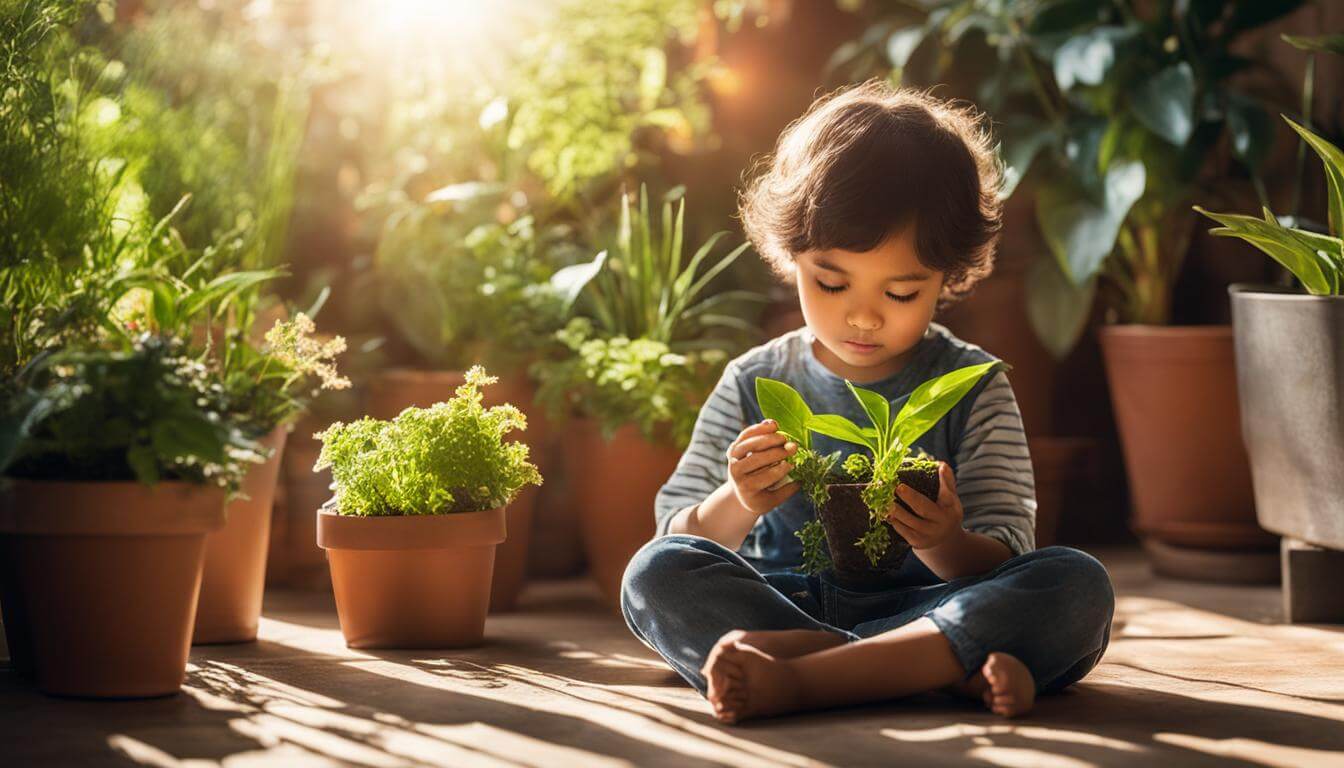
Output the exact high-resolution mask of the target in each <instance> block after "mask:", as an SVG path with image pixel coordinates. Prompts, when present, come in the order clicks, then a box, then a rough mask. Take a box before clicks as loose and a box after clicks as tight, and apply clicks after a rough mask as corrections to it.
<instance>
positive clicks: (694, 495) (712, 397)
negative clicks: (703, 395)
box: [653, 363, 746, 536]
mask: <svg viewBox="0 0 1344 768" xmlns="http://www.w3.org/2000/svg"><path fill="white" fill-rule="evenodd" d="M737 378H738V369H737V367H736V366H735V365H733V364H731V363H730V364H728V366H727V367H725V368H724V371H723V376H721V377H720V378H719V383H718V384H716V385H715V386H714V391H712V392H710V394H709V398H708V399H706V400H705V404H704V405H703V406H701V408H700V415H699V416H698V417H696V420H695V428H694V430H692V432H691V443H690V445H688V446H686V451H685V452H684V453H682V454H681V460H680V461H679V462H677V469H676V471H675V472H673V473H672V477H670V478H668V480H667V482H666V483H664V484H663V487H662V488H661V489H659V491H658V496H657V497H656V498H655V499H654V503H653V508H654V519H655V521H656V523H657V532H656V533H655V534H654V535H655V536H663V535H665V534H666V533H667V527H668V525H669V524H670V523H671V522H672V518H673V517H675V516H676V514H677V513H678V512H680V511H681V510H683V509H685V508H687V507H693V506H695V505H696V504H699V503H700V502H702V501H704V500H705V498H706V497H707V496H709V494H711V493H713V492H714V491H715V490H717V489H718V487H719V486H720V485H723V484H724V483H725V482H727V480H728V446H730V445H732V443H733V441H734V440H736V439H737V436H738V434H739V433H741V431H742V430H743V428H745V427H746V416H745V415H744V413H743V410H742V400H741V395H740V393H739V390H738V381H737Z"/></svg>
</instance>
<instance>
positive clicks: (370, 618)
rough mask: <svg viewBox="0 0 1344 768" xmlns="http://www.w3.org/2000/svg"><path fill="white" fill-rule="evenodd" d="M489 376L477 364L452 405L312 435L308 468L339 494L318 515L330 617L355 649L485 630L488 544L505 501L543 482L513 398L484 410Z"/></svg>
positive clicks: (496, 533)
mask: <svg viewBox="0 0 1344 768" xmlns="http://www.w3.org/2000/svg"><path fill="white" fill-rule="evenodd" d="M493 383H495V378H494V377H493V376H487V375H486V373H485V369H484V368H482V367H480V366H473V367H472V368H471V369H470V370H468V371H467V373H466V381H465V382H464V383H463V384H462V385H461V386H459V387H458V388H457V390H456V393H455V394H454V396H453V397H452V398H451V399H449V400H448V401H447V402H441V403H436V404H435V405H432V406H430V407H429V408H407V409H405V410H403V411H402V412H401V413H400V414H398V415H397V416H396V418H394V419H392V420H390V421H380V420H377V419H372V418H368V417H365V418H363V419H360V420H358V421H355V422H352V423H349V424H343V423H340V422H337V423H335V424H332V425H331V426H330V427H328V428H327V429H326V430H325V431H323V432H321V433H319V434H318V435H317V438H318V439H320V440H321V441H322V452H321V454H320V455H319V457H318V461H317V464H316V466H315V467H314V469H315V470H320V469H323V468H327V467H330V469H331V475H332V478H333V479H334V486H335V489H336V496H335V498H334V499H333V504H334V506H333V507H332V508H331V509H322V510H321V511H319V513H318V524H317V543H318V545H319V546H321V547H322V548H323V549H326V550H327V560H328V563H329V564H330V566H331V581H332V587H333V589H334V591H335V593H336V612H337V615H338V616H339V618H340V623H341V632H342V633H343V634H344V635H345V641H346V644H347V645H349V646H350V647H352V648H458V647H464V646H470V645H476V644H478V643H480V642H481V640H482V638H483V637H484V630H485V614H486V610H487V607H488V605H489V601H490V581H491V574H492V571H493V567H494V556H495V546H496V545H497V544H499V543H500V542H502V541H504V539H505V533H506V531H505V528H506V526H505V514H504V510H505V507H507V506H508V504H509V502H510V501H512V500H513V499H514V498H515V497H516V495H517V493H518V491H519V490H521V489H522V488H523V487H524V486H527V485H540V484H541V475H540V474H539V473H538V472H537V468H536V467H535V466H533V465H532V464H531V463H530V462H528V460H527V459H528V446H527V444H526V443H521V442H517V441H506V440H504V436H505V435H506V434H507V433H509V432H511V431H513V430H523V429H526V428H527V418H526V417H525V416H524V415H523V413H522V412H521V411H519V410H518V409H517V408H515V407H514V406H512V405H507V404H505V405H496V406H492V407H489V408H486V407H485V406H484V405H483V404H482V403H483V397H482V394H481V392H480V388H481V387H483V386H485V385H488V384H493Z"/></svg>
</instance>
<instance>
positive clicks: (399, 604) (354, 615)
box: [317, 508, 505, 648]
mask: <svg viewBox="0 0 1344 768" xmlns="http://www.w3.org/2000/svg"><path fill="white" fill-rule="evenodd" d="M504 538H505V514H504V509H503V508H499V509H490V510H485V511H483V512H460V513H453V514H446V515H399V516H388V517H354V516H349V515H337V514H334V513H331V512H319V513H318V514H317V544H318V546H320V547H322V548H323V549H325V550H327V562H328V564H329V565H330V566H331V584H332V588H333V590H334V591H335V593H336V614H337V616H338V618H339V619H340V623H341V632H342V633H343V634H344V635H345V643H346V645H348V646H350V647H351V648H463V647H467V646H472V645H479V644H480V643H481V641H482V639H483V638H484V636H485V614H486V610H487V608H488V607H489V604H490V581H491V573H492V571H493V569H494V562H495V545H497V544H499V543H500V542H501V541H504Z"/></svg>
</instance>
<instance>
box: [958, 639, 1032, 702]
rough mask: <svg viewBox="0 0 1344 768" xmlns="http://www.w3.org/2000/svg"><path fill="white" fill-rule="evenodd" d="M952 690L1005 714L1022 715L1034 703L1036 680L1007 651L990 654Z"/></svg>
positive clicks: (1024, 666)
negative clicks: (978, 667) (975, 670)
mask: <svg viewBox="0 0 1344 768" xmlns="http://www.w3.org/2000/svg"><path fill="white" fill-rule="evenodd" d="M955 690H956V692H958V693H961V694H963V695H966V696H970V697H971V698H975V699H979V700H981V701H983V702H984V703H985V706H986V707H988V708H989V711H991V712H993V713H994V714H996V715H1002V716H1004V717H1017V716H1018V715H1024V714H1026V713H1027V712H1030V711H1031V707H1032V705H1034V704H1035V703H1036V680H1035V679H1034V678H1033V677H1032V676H1031V672H1030V671H1029V670H1028V669H1027V667H1026V665H1025V664H1023V663H1022V662H1021V661H1018V659H1017V657H1016V656H1010V655H1008V654H1006V653H991V654H989V656H988V657H987V658H986V659H985V664H984V666H982V667H980V671H979V672H978V673H976V675H975V676H974V677H972V678H971V679H970V680H968V681H966V682H965V683H962V684H961V685H959V686H957V687H956V689H955Z"/></svg>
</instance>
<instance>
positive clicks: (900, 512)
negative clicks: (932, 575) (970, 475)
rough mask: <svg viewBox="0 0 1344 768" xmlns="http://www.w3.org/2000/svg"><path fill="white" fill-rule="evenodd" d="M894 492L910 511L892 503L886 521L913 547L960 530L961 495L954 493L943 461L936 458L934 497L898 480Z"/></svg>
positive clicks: (949, 470) (954, 484)
mask: <svg viewBox="0 0 1344 768" xmlns="http://www.w3.org/2000/svg"><path fill="white" fill-rule="evenodd" d="M896 496H897V498H899V499H900V500H901V501H903V502H905V503H906V504H909V505H910V508H911V509H913V510H914V511H915V514H913V515H912V514H910V513H909V512H908V511H906V510H905V508H904V507H902V506H901V505H900V504H896V503H892V505H891V511H889V512H888V513H887V522H889V523H891V525H892V527H893V528H895V529H896V532H897V533H899V534H901V536H903V537H905V540H906V541H908V542H910V546H911V547H912V548H914V549H932V548H933V547H936V546H938V545H939V544H942V543H944V542H946V541H948V540H950V539H952V538H953V537H954V536H955V535H956V534H959V533H961V532H962V527H961V518H962V509H961V499H960V498H958V496H957V478H956V477H955V476H954V475H953V474H952V467H950V466H948V464H947V462H945V461H940V462H938V501H936V502H935V501H933V500H931V499H929V497H928V496H925V495H924V494H922V493H920V492H919V491H916V490H915V489H914V488H911V487H910V486H908V485H906V484H904V483H902V484H900V485H898V486H897V487H896Z"/></svg>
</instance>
